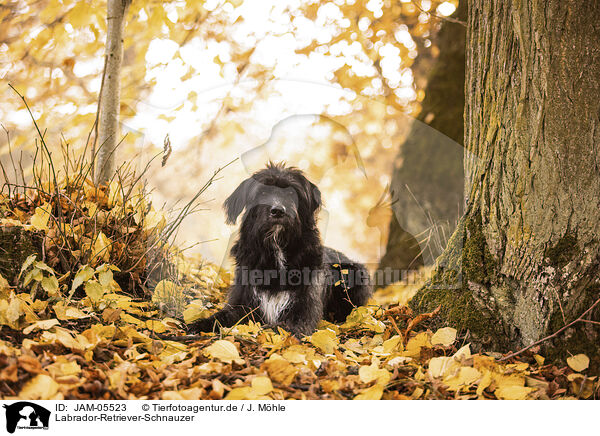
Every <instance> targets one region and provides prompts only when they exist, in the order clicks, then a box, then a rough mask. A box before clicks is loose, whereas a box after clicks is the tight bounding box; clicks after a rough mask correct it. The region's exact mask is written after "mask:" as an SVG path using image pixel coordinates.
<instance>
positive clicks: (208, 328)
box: [187, 318, 215, 334]
mask: <svg viewBox="0 0 600 436" xmlns="http://www.w3.org/2000/svg"><path fill="white" fill-rule="evenodd" d="M214 327H215V320H214V319H211V318H204V319H199V320H198V321H195V322H193V323H192V324H189V325H188V326H187V331H188V333H190V334H196V333H203V332H204V333H207V332H208V333H210V332H212V331H213V329H214Z"/></svg>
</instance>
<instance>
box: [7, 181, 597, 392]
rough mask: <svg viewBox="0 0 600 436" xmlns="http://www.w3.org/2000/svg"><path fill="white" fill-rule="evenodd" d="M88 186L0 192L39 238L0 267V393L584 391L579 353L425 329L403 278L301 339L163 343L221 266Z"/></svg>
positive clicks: (260, 332)
mask: <svg viewBox="0 0 600 436" xmlns="http://www.w3.org/2000/svg"><path fill="white" fill-rule="evenodd" d="M86 186H87V187H86ZM90 186H91V185H90ZM90 186H88V185H87V184H85V183H82V184H81V186H79V187H78V188H77V189H75V188H73V184H72V183H71V182H69V183H66V184H64V185H61V186H59V187H56V186H54V187H49V188H48V189H47V191H48V192H47V193H46V194H43V193H41V192H40V191H27V192H25V191H24V192H23V194H22V195H15V194H13V195H10V196H4V197H3V198H2V201H1V210H2V221H1V225H2V227H1V228H0V230H1V231H2V232H14V231H15V229H18V231H20V232H26V233H27V234H31V235H34V234H35V235H41V238H42V241H43V246H42V247H40V250H39V252H37V253H33V254H28V255H27V257H26V258H25V259H24V260H23V262H22V263H21V267H20V271H13V273H14V274H13V277H9V278H6V277H1V278H0V327H1V329H0V396H1V397H2V398H5V399H12V398H21V399H62V398H66V399H222V398H224V399H459V398H460V399H549V398H552V399H553V398H597V397H598V395H599V394H598V390H599V382H598V380H597V379H596V377H594V376H589V375H587V374H586V370H587V368H588V365H589V361H588V359H587V357H586V356H585V355H577V356H570V357H569V358H568V360H567V362H568V365H564V366H556V365H548V364H545V362H544V357H543V356H541V355H539V354H536V350H529V351H528V352H526V353H523V354H521V355H519V356H518V359H520V360H515V359H511V360H508V361H500V360H499V359H500V358H501V357H502V356H501V355H499V354H495V353H488V354H473V353H472V352H471V349H470V345H469V343H468V337H467V338H464V337H460V336H458V337H457V332H456V330H454V329H452V328H449V327H447V328H442V329H440V330H438V331H436V332H431V331H428V330H425V329H424V327H423V326H424V323H423V321H425V320H427V319H428V318H430V317H433V316H436V314H435V313H430V314H414V313H411V311H410V309H409V308H408V307H407V306H406V302H407V301H408V299H409V298H410V296H411V295H412V294H413V293H414V291H415V290H416V289H417V285H412V286H400V285H397V286H391V287H388V288H386V289H383V290H380V291H378V292H377V293H376V294H375V295H374V297H373V299H372V301H371V302H370V304H369V305H368V306H366V307H359V308H356V309H355V310H354V311H353V313H352V314H351V315H350V316H349V317H348V319H347V321H346V322H345V323H343V324H341V325H334V324H330V323H326V322H322V323H321V324H320V326H319V329H318V330H317V331H316V332H315V333H314V334H313V335H312V336H310V337H306V338H304V339H302V340H298V339H296V338H294V337H292V336H290V335H289V334H288V333H287V332H285V331H283V330H277V331H274V330H272V329H263V328H262V327H261V326H260V325H259V324H254V323H252V322H250V323H249V324H239V325H237V326H235V327H233V328H230V329H224V330H222V331H221V332H220V334H217V335H213V334H206V335H204V336H202V337H201V338H200V339H198V340H193V341H191V342H180V341H170V340H162V339H160V338H159V337H158V336H157V335H158V334H171V335H178V334H182V333H183V330H182V326H183V325H184V322H190V321H193V320H195V319H197V318H199V317H203V316H206V315H207V314H209V313H210V312H211V311H212V310H216V309H217V308H218V307H219V306H220V305H222V304H223V302H224V300H225V295H226V288H227V285H228V284H229V282H230V280H231V277H230V275H229V274H228V273H227V272H223V271H220V270H219V269H218V268H217V267H216V266H215V265H212V264H210V263H208V262H204V261H202V260H201V259H197V258H188V257H185V256H183V255H182V254H181V252H180V251H177V250H176V249H175V248H174V247H172V246H170V245H168V244H166V242H165V241H166V239H161V235H164V234H165V229H166V230H168V229H169V224H168V219H167V217H165V216H164V215H163V214H162V213H161V212H160V211H155V210H154V209H152V207H151V205H149V204H147V203H146V202H145V201H144V200H143V197H139V196H138V197H136V196H135V195H121V194H122V193H123V192H124V191H123V190H122V189H120V188H119V186H112V187H108V188H103V189H102V190H98V189H95V188H93V189H92V188H90ZM63 198H66V199H67V200H65V201H63ZM59 204H60V205H61V206H60V208H59ZM67 226H68V228H67ZM124 240H126V241H128V242H127V244H124V243H123V241H124ZM144 241H145V245H144V243H143V242H144ZM148 241H150V242H148ZM153 241H163V242H162V243H155V242H153ZM136 244H137V245H136ZM144 247H146V248H148V249H146V250H145V249H144ZM156 250H159V251H160V250H162V252H161V256H156V255H154V254H155V252H156ZM152 253H154V254H152ZM151 254H152V255H151ZM136 256H137V257H136ZM158 258H160V259H163V260H160V259H159V260H157V259H158ZM164 258H167V259H168V262H166V263H165V261H164ZM157 265H158V266H160V268H158V267H157ZM165 265H166V266H165ZM156 271H159V272H160V274H157V273H155V272H156Z"/></svg>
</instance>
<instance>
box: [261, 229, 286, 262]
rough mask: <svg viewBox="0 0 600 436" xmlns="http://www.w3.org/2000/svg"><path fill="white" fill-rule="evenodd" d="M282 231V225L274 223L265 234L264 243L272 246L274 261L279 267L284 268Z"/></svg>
mask: <svg viewBox="0 0 600 436" xmlns="http://www.w3.org/2000/svg"><path fill="white" fill-rule="evenodd" d="M283 231H284V227H283V225H281V224H275V225H273V226H272V227H271V228H270V229H269V230H267V232H266V234H265V243H266V244H267V245H269V246H270V247H271V248H272V250H273V253H274V255H275V263H276V264H277V267H278V268H279V269H284V268H285V264H286V259H285V254H284V253H283V247H282V236H283Z"/></svg>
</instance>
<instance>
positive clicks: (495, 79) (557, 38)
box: [413, 0, 600, 368]
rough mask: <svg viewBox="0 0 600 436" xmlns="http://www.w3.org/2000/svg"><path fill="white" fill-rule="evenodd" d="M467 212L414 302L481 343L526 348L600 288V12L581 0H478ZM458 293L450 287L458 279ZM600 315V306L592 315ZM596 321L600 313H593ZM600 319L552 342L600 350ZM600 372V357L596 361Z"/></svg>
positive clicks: (560, 349)
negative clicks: (438, 309)
mask: <svg viewBox="0 0 600 436" xmlns="http://www.w3.org/2000/svg"><path fill="white" fill-rule="evenodd" d="M469 8H470V9H469V23H468V34H467V76H466V88H465V90H466V97H467V98H466V107H465V132H466V135H465V144H466V149H467V153H465V173H466V179H465V195H466V198H467V206H466V209H467V211H466V214H465V216H464V219H463V220H462V221H461V223H460V226H459V228H458V229H457V231H456V233H455V234H454V235H453V237H452V239H451V241H450V243H449V245H448V247H447V249H446V251H445V253H444V255H443V256H442V258H441V259H440V264H446V265H448V264H453V265H454V266H457V265H458V264H460V263H462V277H452V274H447V273H446V272H445V270H443V269H442V268H439V269H438V270H437V272H436V274H435V276H434V278H433V280H432V282H431V283H430V284H429V285H428V286H427V288H426V289H422V290H421V291H420V292H419V293H418V294H417V296H416V297H415V299H414V300H413V305H414V306H416V307H417V308H418V309H419V310H428V309H431V308H432V307H435V306H437V305H438V304H442V307H443V310H442V313H443V314H444V316H445V320H446V321H448V322H449V323H451V324H454V325H457V326H459V327H463V328H464V329H468V330H469V331H470V333H471V340H473V339H475V340H476V341H478V342H479V343H481V344H483V345H488V346H489V347H495V348H496V349H497V350H498V349H499V350H507V349H516V348H520V347H522V346H527V345H530V344H532V343H533V342H535V341H538V340H540V339H543V338H545V337H546V336H548V335H550V334H552V333H554V332H556V331H558V330H559V329H560V328H562V327H563V326H565V325H567V324H569V323H570V322H571V321H573V320H575V319H577V318H578V317H579V316H580V315H581V314H582V313H583V312H585V311H586V309H588V308H589V307H591V306H592V305H593V303H594V302H595V301H596V300H597V299H598V298H599V297H600V268H599V266H600V238H599V232H598V231H599V229H600V208H599V198H600V195H599V194H600V169H599V166H598V165H599V162H600V152H599V142H600V120H599V113H600V86H599V82H598V80H599V79H598V78H599V77H600V45H599V41H600V26H599V25H598V23H600V8H599V7H598V4H597V3H596V2H585V1H577V0H546V1H542V0H521V1H516V0H514V1H505V0H470V2H469ZM457 278H458V283H459V285H460V286H459V289H458V290H449V289H444V288H445V287H448V285H449V284H452V282H453V281H454V283H456V281H457ZM588 315H589V316H588V318H589V319H592V320H596V321H597V320H598V319H599V312H598V310H594V311H592V312H591V313H590V314H588ZM590 317H591V318H590ZM599 334H600V329H599V327H598V325H597V324H593V323H586V322H578V323H576V324H575V325H573V327H572V328H569V329H567V330H565V331H564V332H562V333H561V334H560V335H558V336H557V337H555V338H553V339H552V340H550V341H544V342H543V345H544V346H545V347H546V353H548V354H550V355H551V357H552V356H554V357H561V358H565V357H568V356H569V354H568V353H573V354H575V353H579V352H584V353H587V354H588V355H590V357H592V356H591V354H592V353H598V341H599ZM595 365H596V368H597V367H598V361H597V360H596V361H595Z"/></svg>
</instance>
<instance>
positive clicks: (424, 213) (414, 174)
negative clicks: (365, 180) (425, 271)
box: [379, 0, 467, 285]
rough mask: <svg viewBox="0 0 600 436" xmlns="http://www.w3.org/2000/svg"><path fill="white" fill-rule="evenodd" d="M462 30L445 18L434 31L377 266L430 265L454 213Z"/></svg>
mask: <svg viewBox="0 0 600 436" xmlns="http://www.w3.org/2000/svg"><path fill="white" fill-rule="evenodd" d="M453 18H457V19H459V20H462V21H466V19H467V6H466V0H464V1H461V2H460V4H459V7H458V9H457V10H456V11H455V12H454V14H453ZM465 34H466V29H465V27H464V26H462V25H460V24H457V23H453V22H449V21H445V22H444V23H443V24H442V27H441V28H440V30H439V32H438V34H437V36H436V41H437V46H438V47H439V50H440V55H439V57H438V58H437V59H436V60H435V65H434V68H433V69H432V71H431V73H430V74H429V76H428V80H427V87H426V90H425V98H424V100H423V103H422V110H421V112H420V113H419V115H418V117H417V119H416V121H415V122H413V125H412V127H411V131H410V133H409V135H408V137H407V139H406V141H405V142H404V143H403V144H402V146H401V147H400V150H399V152H398V156H397V158H396V165H395V169H394V173H393V175H392V184H391V190H392V193H393V194H392V199H393V201H394V203H393V205H392V210H393V212H394V213H393V215H392V219H391V221H390V231H389V236H388V241H387V247H386V252H385V255H384V256H383V257H382V258H381V261H380V265H379V267H380V269H381V270H385V269H386V268H391V269H393V270H407V269H417V268H418V267H420V266H422V265H423V264H432V263H433V261H435V258H437V257H438V256H439V255H440V254H441V252H442V250H443V249H444V246H445V243H446V240H445V239H446V238H445V237H443V234H447V235H451V234H452V231H453V230H454V228H455V227H456V220H457V218H458V217H459V216H460V214H459V210H460V209H461V206H462V203H463V180H464V176H463V147H462V141H463V124H464V123H463V110H464V84H465ZM429 233H431V237H428V235H429ZM417 239H419V242H421V243H420V244H419V242H418V241H417ZM424 241H425V242H424ZM391 277H392V281H393V275H392V276H391ZM387 284H389V283H380V285H387Z"/></svg>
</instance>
